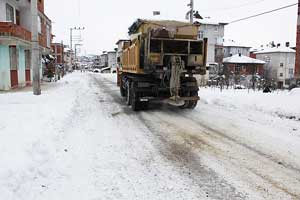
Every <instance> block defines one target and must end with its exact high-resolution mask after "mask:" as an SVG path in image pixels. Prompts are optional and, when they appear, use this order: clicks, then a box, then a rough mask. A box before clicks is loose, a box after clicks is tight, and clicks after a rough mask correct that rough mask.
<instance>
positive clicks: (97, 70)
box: [93, 69, 101, 73]
mask: <svg viewBox="0 0 300 200" xmlns="http://www.w3.org/2000/svg"><path fill="white" fill-rule="evenodd" d="M93 72H94V73H100V72H101V71H100V69H93Z"/></svg>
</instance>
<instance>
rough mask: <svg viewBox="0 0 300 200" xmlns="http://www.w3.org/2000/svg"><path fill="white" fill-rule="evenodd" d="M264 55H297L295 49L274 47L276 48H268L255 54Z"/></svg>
mask: <svg viewBox="0 0 300 200" xmlns="http://www.w3.org/2000/svg"><path fill="white" fill-rule="evenodd" d="M264 53H296V51H295V50H294V49H291V48H289V47H278V48H277V47H274V48H266V49H262V50H261V51H257V52H255V54H264Z"/></svg>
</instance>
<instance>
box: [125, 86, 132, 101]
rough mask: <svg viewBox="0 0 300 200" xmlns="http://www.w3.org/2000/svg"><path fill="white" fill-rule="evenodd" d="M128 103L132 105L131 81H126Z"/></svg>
mask: <svg viewBox="0 0 300 200" xmlns="http://www.w3.org/2000/svg"><path fill="white" fill-rule="evenodd" d="M125 92H126V104H127V105H128V106H130V105H131V89H130V83H129V82H126V90H125Z"/></svg>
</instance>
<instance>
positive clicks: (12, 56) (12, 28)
mask: <svg viewBox="0 0 300 200" xmlns="http://www.w3.org/2000/svg"><path fill="white" fill-rule="evenodd" d="M30 10H31V5H30V0H18V1H16V0H1V1H0V90H10V89H12V88H17V87H24V86H26V85H30V84H31V80H32V66H31V32H30V30H31V24H32V20H31V12H30ZM38 15H39V16H38V31H39V45H40V52H41V57H42V55H47V54H50V53H51V46H50V45H51V41H52V34H51V29H52V27H51V20H50V19H49V18H48V17H47V16H46V14H45V13H44V0H38ZM40 60H41V68H40V70H41V73H40V74H41V75H42V74H43V73H42V59H40Z"/></svg>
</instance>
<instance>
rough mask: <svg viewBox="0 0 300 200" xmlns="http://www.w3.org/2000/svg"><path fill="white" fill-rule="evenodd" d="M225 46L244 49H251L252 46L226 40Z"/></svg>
mask: <svg viewBox="0 0 300 200" xmlns="http://www.w3.org/2000/svg"><path fill="white" fill-rule="evenodd" d="M223 46H224V47H244V48H251V46H250V45H246V44H242V43H240V42H236V41H234V40H224V43H223Z"/></svg>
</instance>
